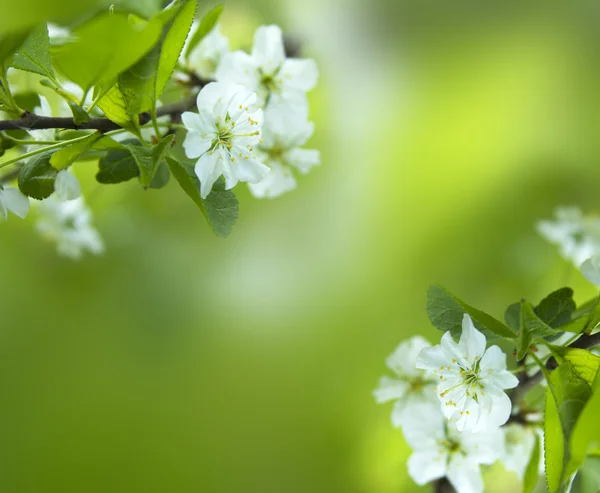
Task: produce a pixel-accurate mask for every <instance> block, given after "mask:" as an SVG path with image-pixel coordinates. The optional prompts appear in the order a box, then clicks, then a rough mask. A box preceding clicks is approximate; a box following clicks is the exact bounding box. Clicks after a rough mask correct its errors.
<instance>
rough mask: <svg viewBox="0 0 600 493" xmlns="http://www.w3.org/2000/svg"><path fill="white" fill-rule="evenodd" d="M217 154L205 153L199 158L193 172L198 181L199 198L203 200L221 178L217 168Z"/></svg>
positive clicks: (218, 167) (219, 169)
mask: <svg viewBox="0 0 600 493" xmlns="http://www.w3.org/2000/svg"><path fill="white" fill-rule="evenodd" d="M219 157H220V155H219V153H217V152H214V153H213V154H210V153H209V152H205V153H204V154H202V156H200V159H198V162H197V163H196V166H195V167H194V171H195V173H196V176H197V177H198V179H199V180H200V196H201V197H202V198H203V199H205V198H206V197H208V194H209V193H210V191H211V190H212V187H213V185H214V183H215V181H217V178H219V176H221V168H220V166H219V164H220V163H219Z"/></svg>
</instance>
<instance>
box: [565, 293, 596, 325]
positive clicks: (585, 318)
mask: <svg viewBox="0 0 600 493" xmlns="http://www.w3.org/2000/svg"><path fill="white" fill-rule="evenodd" d="M599 301H600V297H598V296H597V297H595V298H593V299H591V300H589V301H587V302H585V303H584V304H583V305H581V306H579V307H578V308H577V310H576V311H575V312H574V313H573V315H572V316H571V318H572V319H573V321H572V322H571V323H570V324H568V325H565V326H563V327H561V330H564V331H565V332H575V333H576V334H580V333H582V332H585V333H588V334H589V333H590V332H591V331H592V330H594V329H595V328H596V326H597V325H598V324H599V323H600V303H599Z"/></svg>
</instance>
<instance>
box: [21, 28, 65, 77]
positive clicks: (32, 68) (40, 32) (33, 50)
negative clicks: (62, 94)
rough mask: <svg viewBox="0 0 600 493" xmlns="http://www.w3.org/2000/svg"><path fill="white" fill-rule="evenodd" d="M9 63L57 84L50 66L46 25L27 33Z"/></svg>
mask: <svg viewBox="0 0 600 493" xmlns="http://www.w3.org/2000/svg"><path fill="white" fill-rule="evenodd" d="M11 65H12V66H13V67H14V68H18V69H20V70H25V71H27V72H33V73H34V74H40V75H43V76H44V77H48V79H50V80H52V81H54V82H55V83H56V84H58V82H56V77H55V75H54V69H53V68H52V59H51V58H50V40H49V38H48V27H47V26H46V24H45V23H44V24H41V25H40V26H38V27H36V28H35V29H34V30H33V31H31V32H30V33H29V36H27V39H26V40H25V42H24V43H23V45H22V46H21V47H20V48H19V50H18V51H17V52H16V53H15V55H14V57H13V59H12V63H11Z"/></svg>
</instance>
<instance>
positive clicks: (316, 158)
mask: <svg viewBox="0 0 600 493" xmlns="http://www.w3.org/2000/svg"><path fill="white" fill-rule="evenodd" d="M283 159H284V160H285V161H286V162H287V163H288V164H289V165H290V166H294V167H295V168H297V169H298V170H300V173H302V174H304V175H305V174H306V173H308V172H309V171H310V170H311V168H312V167H313V166H316V165H318V164H320V163H321V154H320V153H319V151H317V150H313V149H292V150H290V151H288V152H286V153H285V154H284V156H283Z"/></svg>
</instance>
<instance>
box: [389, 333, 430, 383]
mask: <svg viewBox="0 0 600 493" xmlns="http://www.w3.org/2000/svg"><path fill="white" fill-rule="evenodd" d="M430 347H431V344H429V342H428V341H427V340H425V339H424V338H423V337H421V336H414V337H411V338H410V339H408V340H406V341H404V342H402V343H400V344H399V345H398V347H396V349H395V350H394V352H393V353H392V354H390V355H389V356H388V357H387V358H386V360H385V364H386V365H387V367H388V368H389V369H390V370H392V371H393V372H394V373H396V374H397V375H399V376H421V375H422V374H423V372H422V371H421V370H419V369H417V367H416V366H415V364H416V361H417V357H418V356H419V354H420V353H421V350H423V349H424V348H430Z"/></svg>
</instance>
